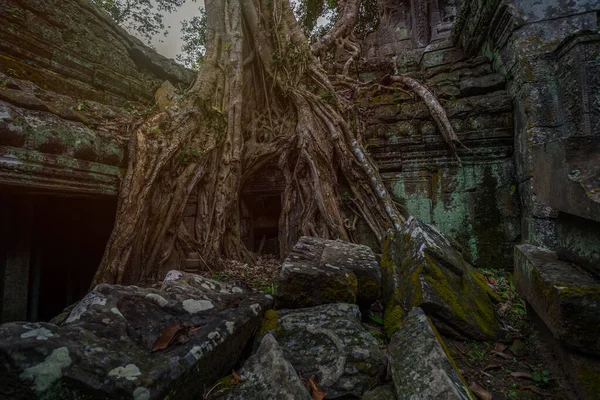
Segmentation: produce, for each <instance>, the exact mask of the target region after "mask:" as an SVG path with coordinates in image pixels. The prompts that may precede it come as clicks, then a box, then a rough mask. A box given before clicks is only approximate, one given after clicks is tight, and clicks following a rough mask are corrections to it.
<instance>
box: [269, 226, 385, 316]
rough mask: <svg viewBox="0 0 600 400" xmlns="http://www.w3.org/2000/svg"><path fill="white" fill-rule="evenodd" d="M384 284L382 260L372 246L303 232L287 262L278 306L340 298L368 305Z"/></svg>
mask: <svg viewBox="0 0 600 400" xmlns="http://www.w3.org/2000/svg"><path fill="white" fill-rule="evenodd" d="M380 286H381V272H380V270H379V264H378V263H377V260H376V259H375V255H374V254H373V251H372V250H371V249H370V248H369V247H367V246H363V245H357V244H352V243H348V242H344V241H341V240H325V239H319V238H314V237H308V236H303V237H301V238H300V239H299V240H298V243H296V245H295V246H294V248H293V249H292V251H291V252H290V254H289V255H288V257H287V258H286V260H285V262H284V263H283V267H282V269H281V275H280V276H279V283H278V291H277V298H276V300H275V302H276V307H277V308H302V307H312V306H317V305H320V304H327V303H337V302H342V303H358V304H359V305H360V306H361V307H364V308H368V307H369V305H370V304H372V303H373V302H374V301H375V300H377V297H378V295H379V291H380Z"/></svg>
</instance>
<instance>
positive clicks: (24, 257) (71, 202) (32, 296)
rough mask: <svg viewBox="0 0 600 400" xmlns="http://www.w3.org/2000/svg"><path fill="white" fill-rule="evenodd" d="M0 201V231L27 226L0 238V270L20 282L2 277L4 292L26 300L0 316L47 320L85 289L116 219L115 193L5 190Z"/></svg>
mask: <svg viewBox="0 0 600 400" xmlns="http://www.w3.org/2000/svg"><path fill="white" fill-rule="evenodd" d="M2 189H3V188H0V190H2ZM23 205H25V207H24V206H23ZM0 207H2V208H3V212H2V215H3V216H4V217H6V218H2V221H0V228H1V229H0V230H2V233H3V237H5V238H6V237H9V238H10V236H11V235H12V232H14V231H15V230H17V229H18V230H19V231H25V232H24V234H20V235H19V238H17V239H18V240H3V241H1V242H0V256H2V259H0V266H3V268H0V273H3V274H2V275H3V276H5V277H9V278H11V282H17V283H18V286H19V287H15V286H13V285H8V284H6V282H4V285H3V286H4V287H3V292H4V293H3V298H4V299H11V301H13V302H14V303H16V304H18V303H20V304H21V305H24V304H26V307H21V308H20V311H19V312H16V313H15V312H12V313H11V314H10V315H8V316H7V317H6V318H4V316H3V319H5V320H7V319H8V320H23V319H27V320H29V321H49V320H50V319H51V318H53V317H54V316H56V315H57V314H59V313H60V312H61V311H62V310H63V309H64V308H65V307H67V306H69V305H71V304H73V303H74V302H76V301H78V300H80V299H81V298H82V297H83V296H85V295H86V293H87V292H88V289H89V285H90V284H91V282H92V278H93V277H94V274H95V272H96V269H97V268H98V265H99V264H100V261H101V259H102V255H103V253H104V247H105V246H106V242H107V241H108V238H109V236H110V233H111V231H112V228H113V225H114V219H115V212H116V199H115V198H109V197H66V196H58V195H54V194H50V193H47V192H42V193H11V192H10V191H5V192H4V193H2V195H0ZM24 221H26V223H24ZM15 249H18V251H16V250H15ZM17 268H18V269H17ZM17 275H18V279H15V276H17ZM1 278H2V277H0V283H1V282H2V279H1ZM5 308H7V309H8V307H5ZM13 308H14V307H13ZM4 311H5V310H4ZM0 312H2V313H3V314H4V312H3V310H0Z"/></svg>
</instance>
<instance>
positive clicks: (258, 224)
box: [242, 193, 281, 255]
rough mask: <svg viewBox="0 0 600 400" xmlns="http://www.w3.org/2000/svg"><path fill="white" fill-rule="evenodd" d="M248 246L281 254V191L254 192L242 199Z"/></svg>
mask: <svg viewBox="0 0 600 400" xmlns="http://www.w3.org/2000/svg"><path fill="white" fill-rule="evenodd" d="M242 214H243V216H244V220H245V222H244V224H243V225H244V228H245V229H243V230H244V231H245V232H243V233H244V236H245V240H244V241H245V244H246V247H247V248H248V249H249V250H251V251H253V252H255V253H259V254H274V255H279V215H280V214H281V193H253V194H252V195H246V196H244V197H243V199H242Z"/></svg>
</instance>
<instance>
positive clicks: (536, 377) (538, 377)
mask: <svg viewBox="0 0 600 400" xmlns="http://www.w3.org/2000/svg"><path fill="white" fill-rule="evenodd" d="M533 381H534V382H535V383H536V384H537V385H539V386H544V385H547V384H548V383H549V382H550V371H549V370H547V369H545V370H543V371H542V372H541V373H540V372H537V371H534V372H533Z"/></svg>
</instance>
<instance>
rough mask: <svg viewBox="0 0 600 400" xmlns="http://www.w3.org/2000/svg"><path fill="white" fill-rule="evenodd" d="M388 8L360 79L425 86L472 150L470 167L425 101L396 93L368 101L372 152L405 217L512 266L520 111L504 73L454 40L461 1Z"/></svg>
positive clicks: (481, 259)
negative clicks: (404, 76)
mask: <svg viewBox="0 0 600 400" xmlns="http://www.w3.org/2000/svg"><path fill="white" fill-rule="evenodd" d="M388 3H392V4H395V6H396V8H397V10H396V11H395V12H394V13H391V15H392V17H389V16H388V17H387V18H382V22H381V26H380V27H379V30H378V32H376V33H374V34H371V35H370V36H369V37H367V39H366V43H365V49H364V52H365V55H366V56H367V61H366V62H365V64H364V65H363V66H362V70H361V75H360V76H361V79H362V80H367V81H368V80H375V79H381V78H382V77H383V76H385V75H386V74H392V73H394V72H396V71H398V72H405V73H408V74H410V75H411V76H413V77H415V78H417V79H419V80H420V81H421V82H424V83H425V84H426V85H427V86H428V87H429V88H430V89H431V90H432V91H433V92H434V93H435V94H436V96H437V97H438V98H439V99H440V102H441V103H442V105H443V107H444V108H445V109H446V112H447V114H448V117H449V119H450V122H451V124H452V126H453V127H454V129H455V131H456V133H457V135H458V137H459V138H460V140H461V141H462V142H463V144H464V145H465V146H466V147H467V149H461V150H459V154H460V158H461V162H462V166H461V165H459V163H458V162H457V160H456V159H455V157H454V156H453V155H452V153H451V151H450V150H449V147H448V146H447V145H446V143H445V142H444V140H443V138H442V136H441V134H440V132H439V130H438V129H437V127H436V125H435V123H434V121H433V119H432V117H431V115H430V114H429V111H428V110H427V108H426V106H425V104H424V103H423V102H422V101H419V99H416V98H415V96H413V95H411V94H408V93H403V92H395V93H392V92H387V93H374V94H373V95H372V96H370V97H365V98H363V99H362V100H361V106H363V107H365V108H366V109H367V110H368V112H369V113H370V118H369V119H368V122H367V128H366V139H367V142H368V151H369V152H370V153H371V154H372V155H373V157H374V158H375V160H376V161H377V163H378V164H379V166H380V171H381V173H382V176H383V178H384V180H385V182H386V184H387V186H388V188H389V190H390V192H391V193H392V194H393V196H394V198H395V200H396V201H397V202H399V203H400V204H401V205H402V207H403V208H404V211H405V214H408V215H414V216H416V217H418V218H420V219H421V220H423V221H425V222H428V223H433V224H435V225H436V226H437V227H438V228H439V229H440V230H441V231H442V232H444V233H447V234H449V235H451V236H453V237H454V238H456V239H457V241H458V242H459V243H460V244H461V245H462V247H463V251H464V254H465V255H466V256H467V258H468V259H470V261H471V262H473V263H474V264H475V265H477V266H479V267H486V268H506V269H511V268H512V263H513V254H512V253H513V250H512V249H513V246H514V245H515V244H516V243H518V242H519V240H520V235H521V228H520V204H519V191H518V180H517V177H516V172H515V166H514V162H513V155H514V149H513V145H514V138H513V132H514V120H513V104H512V101H511V98H510V96H509V93H508V91H507V90H506V80H505V78H504V75H503V74H500V73H498V72H497V71H495V70H494V66H493V65H492V62H491V60H490V59H489V58H487V57H485V56H484V55H483V54H481V53H477V52H473V53H471V54H469V53H466V52H465V51H463V49H462V48H461V47H460V45H456V44H455V43H454V41H453V40H451V38H450V35H449V34H450V30H449V29H448V27H447V24H448V22H445V21H454V20H455V18H456V15H455V13H456V12H457V10H458V7H457V6H458V4H457V3H458V2H444V1H434V2H433V3H432V4H431V5H430V6H429V7H428V8H426V9H427V10H429V14H427V13H425V14H424V15H422V16H420V17H419V15H418V13H415V12H410V10H411V9H412V7H416V8H417V9H420V7H419V4H417V3H419V2H418V1H417V2H411V3H410V4H409V3H408V2H402V1H400V2H388ZM391 7H392V6H391V5H390V8H391ZM405 10H408V12H407V11H405ZM436 10H437V14H436ZM432 14H433V15H432ZM386 24H387V25H386ZM450 25H451V24H450ZM404 27H409V28H410V29H408V30H404ZM415 32H426V34H424V37H426V38H427V40H426V41H423V40H421V39H419V40H416V39H415ZM405 36H406V37H405ZM411 37H412V38H413V39H412V40H411Z"/></svg>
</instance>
